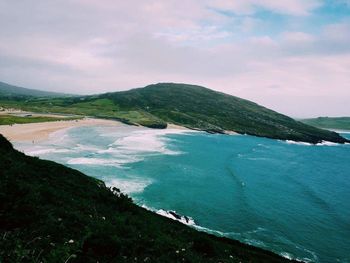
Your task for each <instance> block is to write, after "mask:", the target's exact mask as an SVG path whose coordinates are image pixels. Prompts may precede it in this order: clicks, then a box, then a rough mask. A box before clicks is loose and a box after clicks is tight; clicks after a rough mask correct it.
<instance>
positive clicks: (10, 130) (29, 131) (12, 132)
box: [0, 118, 122, 142]
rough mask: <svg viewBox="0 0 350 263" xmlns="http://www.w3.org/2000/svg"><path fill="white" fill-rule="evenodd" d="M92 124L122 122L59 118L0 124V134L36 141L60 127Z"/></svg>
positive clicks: (116, 123) (10, 137) (109, 124)
mask: <svg viewBox="0 0 350 263" xmlns="http://www.w3.org/2000/svg"><path fill="white" fill-rule="evenodd" d="M94 125H105V126H120V125H122V123H121V122H118V121H112V120H104V119H95V118H83V119H80V120H60V121H50V122H37V123H25V124H13V125H1V126H0V134H2V135H3V136H4V137H6V138H7V139H8V140H9V141H20V142H23V141H33V142H37V141H43V140H46V139H48V138H49V136H50V134H52V133H54V132H57V131H59V130H62V129H67V128H74V127H82V126H94Z"/></svg>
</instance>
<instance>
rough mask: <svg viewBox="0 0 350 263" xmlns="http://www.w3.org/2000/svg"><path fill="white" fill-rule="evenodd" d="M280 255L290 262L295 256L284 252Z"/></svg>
mask: <svg viewBox="0 0 350 263" xmlns="http://www.w3.org/2000/svg"><path fill="white" fill-rule="evenodd" d="M280 255H281V256H282V257H284V258H286V259H289V260H292V259H293V256H292V255H291V254H289V253H287V252H282V253H281V254H280Z"/></svg>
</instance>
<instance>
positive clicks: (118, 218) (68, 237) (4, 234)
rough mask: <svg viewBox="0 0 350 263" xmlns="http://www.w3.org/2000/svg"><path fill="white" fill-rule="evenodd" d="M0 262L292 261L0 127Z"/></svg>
mask: <svg viewBox="0 0 350 263" xmlns="http://www.w3.org/2000/svg"><path fill="white" fill-rule="evenodd" d="M0 156H1V159H0V179H1V180H0V262H84V263H85V262H87V263H88V262H290V261H289V260H288V259H285V258H282V257H280V256H278V255H276V254H273V253H272V252H268V251H265V250H262V249H259V248H255V247H252V246H249V245H245V244H242V243H240V242H238V241H234V240H230V239H226V238H219V237H215V236H212V235H208V234H206V233H203V232H197V231H196V230H194V229H192V228H189V227H187V226H185V225H183V224H181V223H179V222H177V221H173V220H171V219H168V218H165V217H161V216H159V215H157V214H154V213H152V212H149V211H147V210H145V209H143V208H141V207H138V206H136V205H135V204H133V202H132V200H131V199H130V198H129V197H127V196H126V195H124V194H122V193H120V191H119V190H118V189H116V188H113V189H108V188H106V187H105V185H104V184H103V182H101V181H99V180H97V179H94V178H91V177H88V176H86V175H84V174H82V173H80V172H78V171H76V170H73V169H70V168H67V167H65V166H63V165H60V164H56V163H54V162H51V161H43V160H40V159H38V158H34V157H28V156H25V155H24V154H23V153H20V152H18V151H16V150H14V149H13V148H12V145H11V144H10V143H9V142H8V141H7V140H6V139H5V138H4V137H2V136H1V135H0Z"/></svg>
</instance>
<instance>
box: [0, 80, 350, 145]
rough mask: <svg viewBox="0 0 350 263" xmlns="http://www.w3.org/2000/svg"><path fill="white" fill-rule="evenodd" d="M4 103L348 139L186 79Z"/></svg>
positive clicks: (308, 138) (158, 122) (135, 120)
mask: <svg viewBox="0 0 350 263" xmlns="http://www.w3.org/2000/svg"><path fill="white" fill-rule="evenodd" d="M0 106H5V107H14V108H15V107H17V108H18V107H19V108H21V109H24V110H29V111H35V112H55V113H69V114H80V115H89V116H95V117H101V118H111V119H117V120H120V121H123V122H125V123H129V124H139V125H143V126H147V127H151V128H165V127H166V126H167V123H174V124H179V125H183V126H186V127H188V128H191V129H198V130H205V131H208V132H218V133H223V132H225V130H231V131H236V132H238V133H241V134H250V135H255V136H263V137H268V138H275V139H282V140H295V141H305V142H311V143H318V142H321V141H323V140H325V141H331V142H339V143H343V142H346V141H347V140H346V139H344V138H343V137H341V136H339V135H338V134H337V133H335V132H330V131H326V130H322V129H318V128H315V127H313V126H309V125H306V124H304V123H301V122H298V121H296V120H294V119H292V118H289V117H287V116H285V115H282V114H279V113H277V112H275V111H272V110H269V109H267V108H265V107H262V106H260V105H258V104H256V103H254V102H251V101H248V100H244V99H241V98H238V97H235V96H231V95H227V94H224V93H220V92H216V91H213V90H210V89H207V88H204V87H200V86H194V85H187V84H174V83H159V84H155V85H149V86H147V87H144V88H139V89H133V90H129V91H123V92H114V93H106V94H100V95H95V96H81V97H68V98H31V99H28V98H27V99H18V100H7V99H1V97H0Z"/></svg>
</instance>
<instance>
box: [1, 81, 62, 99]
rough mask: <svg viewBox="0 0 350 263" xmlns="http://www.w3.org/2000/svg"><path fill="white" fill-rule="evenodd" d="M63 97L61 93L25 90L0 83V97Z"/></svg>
mask: <svg viewBox="0 0 350 263" xmlns="http://www.w3.org/2000/svg"><path fill="white" fill-rule="evenodd" d="M28 96H30V97H63V96H67V95H66V94H63V93H55V92H47V91H41V90H35V89H26V88H22V87H17V86H13V85H10V84H7V83H4V82H0V97H7V98H13V97H28Z"/></svg>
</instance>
